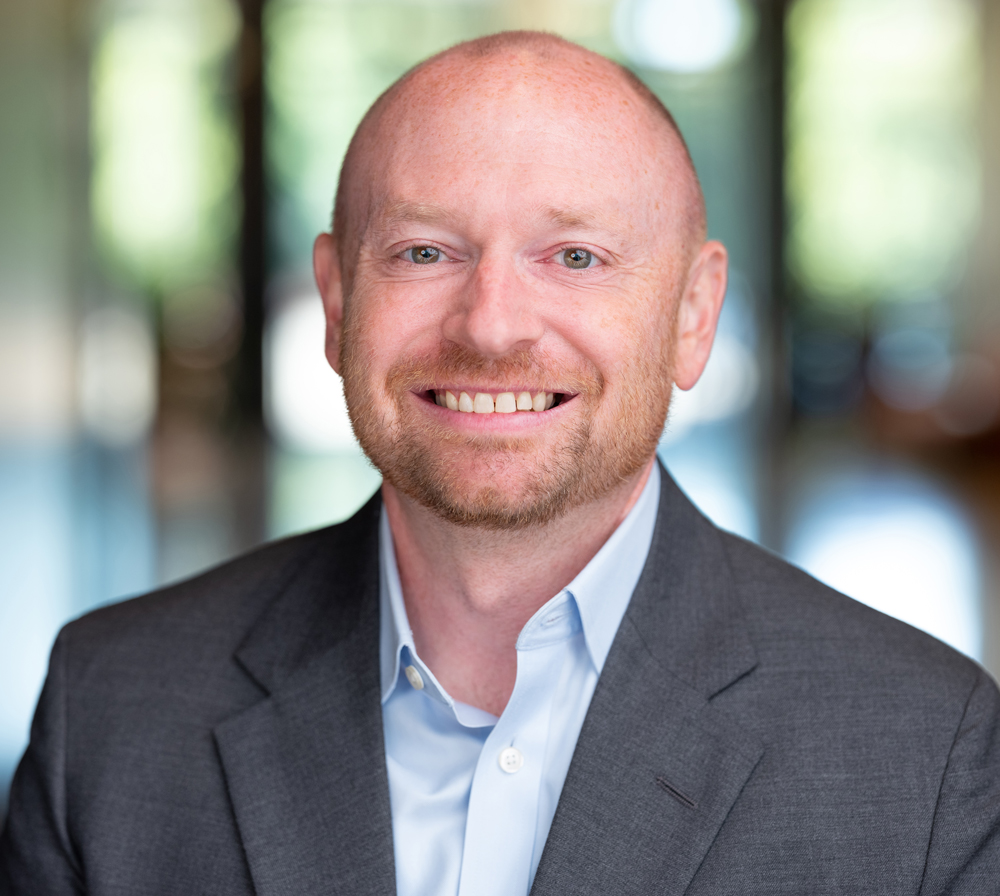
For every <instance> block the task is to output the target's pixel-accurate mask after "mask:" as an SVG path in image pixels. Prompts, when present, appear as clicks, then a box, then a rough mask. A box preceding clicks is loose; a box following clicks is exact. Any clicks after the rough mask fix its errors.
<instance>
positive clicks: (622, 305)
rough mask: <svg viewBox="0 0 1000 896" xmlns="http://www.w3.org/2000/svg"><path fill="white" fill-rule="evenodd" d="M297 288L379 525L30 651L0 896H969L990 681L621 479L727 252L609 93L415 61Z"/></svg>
mask: <svg viewBox="0 0 1000 896" xmlns="http://www.w3.org/2000/svg"><path fill="white" fill-rule="evenodd" d="M315 269H316V279H317V282H318V284H319V288H320V292H321V294H322V298H323V303H324V307H325V311H326V320H327V356H328V358H329V360H330V363H331V364H332V365H333V367H334V368H335V369H336V370H338V371H339V372H340V373H341V374H342V376H343V378H344V387H345V394H346V397H347V402H348V407H349V410H350V413H351V420H352V422H353V425H354V429H355V432H356V434H357V436H358V439H359V441H360V442H361V445H362V446H363V448H364V449H365V452H366V453H367V454H368V456H369V457H370V458H371V460H372V462H373V463H374V464H375V465H376V466H377V467H378V468H379V469H380V470H381V471H382V473H383V476H384V483H383V486H382V489H381V492H380V495H378V496H376V497H375V498H373V499H372V501H370V502H369V504H368V505H367V506H366V507H364V508H363V509H362V510H361V511H360V512H359V513H358V514H357V515H356V516H355V517H354V518H353V519H351V520H350V521H348V522H346V523H344V524H342V525H339V526H334V527H331V528H329V529H326V530H322V531H320V532H315V533H310V534H307V535H304V536H299V537H297V538H293V539H289V540H286V541H284V542H281V543H278V544H276V545H272V546H269V547H266V548H264V549H262V550H259V551H257V552H255V553H254V554H251V555H249V556H247V557H244V558H240V559H238V560H236V561H234V562H232V563H230V564H228V565H226V566H223V567H221V568H219V569H216V570H213V571H210V572H208V573H206V574H205V575H203V576H201V577H199V578H196V579H194V580H192V581H189V582H184V583H181V584H179V585H175V586H173V587H171V588H168V589H166V590H165V591H163V592H160V593H159V594H156V595H151V596H148V597H144V598H140V599H138V600H135V601H130V602H127V603H125V604H121V605H118V606H116V607H111V608H108V609H104V610H101V611H98V612H97V613H94V614H91V615H90V616H87V617H84V618H83V619H81V620H78V621H77V622H74V623H72V624H71V625H70V626H68V627H67V628H66V629H65V630H64V631H63V633H62V634H61V635H60V638H59V640H58V641H57V644H56V647H55V649H54V651H53V656H52V664H51V669H50V673H49V678H48V681H47V683H46V687H45V691H44V693H43V695H42V698H41V701H40V704H39V709H38V713H37V715H36V719H35V723H34V726H33V729H32V739H31V745H30V747H29V749H28V752H27V754H26V756H25V758H24V760H23V762H22V764H21V767H20V769H19V771H18V775H17V778H16V780H15V784H14V788H13V791H12V796H11V812H10V818H9V822H8V826H7V828H6V830H5V832H4V834H3V839H2V841H0V893H16V894H32V896H36V894H60V896H61V894H70V893H74V894H75V893H93V894H130V896H131V894H139V893H142V894H150V896H152V894H190V893H201V892H204V893H212V894H252V893H256V894H258V896H277V894H295V896H319V894H330V893H342V894H347V893H351V894H390V893H394V892H395V893H398V894H400V896H456V894H461V896H473V894H475V896H492V894H496V896H516V894H522V896H524V894H527V893H528V892H529V891H530V892H531V893H532V894H568V893H572V894H595V896H596V894H601V896H604V894H611V893H614V894H637V896H638V894H642V896H645V894H651V893H664V894H667V893H669V894H682V893H686V894H690V896H699V894H700V896H707V894H712V896H720V894H748V893H761V894H763V893H767V894H781V893H784V894H789V896H793V894H794V896H801V894H806V893H808V894H824V893H831V894H832V893H844V894H846V893H849V894H859V893H879V894H884V893H894V894H918V893H919V894H923V896H929V894H943V893H961V894H985V893H993V892H998V891H1000V726H998V719H1000V714H998V706H1000V698H998V694H997V690H996V687H995V686H994V684H993V682H992V681H991V680H990V679H989V677H988V676H987V675H986V674H985V673H984V672H983V671H982V670H981V669H979V668H978V667H977V666H975V665H974V664H973V663H971V662H970V661H968V660H966V659H964V658H962V657H960V656H959V655H958V654H956V653H954V652H953V651H951V650H950V649H949V648H947V647H945V646H944V645H942V644H940V643H938V642H936V641H934V640H933V639H931V638H929V637H928V636H926V635H923V634H921V633H919V632H917V631H915V630H913V629H910V628H908V627H907V626H905V625H902V624H901V623H898V622H895V621H893V620H890V619H888V618H886V617H883V616H881V615H879V614H877V613H875V612H874V611H871V610H869V609H867V608H865V607H862V606H861V605H859V604H856V603H854V602H852V601H850V600H849V599H847V598H845V597H843V596H842V595H838V594H836V593H835V592H832V591H830V590H829V589H826V588H825V587H823V586H822V585H820V584H819V583H817V582H815V581H814V580H812V579H810V578H809V577H808V576H806V575H805V574H803V573H801V572H799V571H797V570H795V569H793V568H791V567H789V566H787V565H785V564H783V563H782V562H781V561H779V560H778V559H776V558H774V557H772V556H771V555H769V554H766V553H765V552H763V551H761V550H759V549H758V548H755V547H753V546H752V545H749V544H747V543H745V542H743V541H740V540H739V539H736V538H734V537H733V536H730V535H727V534H725V533H722V532H720V531H719V530H717V529H716V528H715V527H714V526H713V525H712V524H711V523H710V522H708V521H707V520H706V519H705V518H704V517H702V516H701V515H700V514H699V513H698V511H697V510H695V508H694V507H692V506H691V504H690V503H688V501H687V500H686V498H684V496H683V495H682V494H681V493H680V492H679V491H678V489H677V487H676V486H675V485H674V484H673V482H672V481H671V480H670V478H669V476H668V475H667V474H666V471H665V470H663V469H662V467H660V466H659V465H658V463H657V461H656V458H655V451H656V446H657V442H658V440H659V436H660V433H661V432H662V429H663V425H664V422H665V419H666V415H667V410H668V404H669V397H670V394H671V390H672V388H673V385H674V384H676V385H677V386H679V387H680V388H682V389H687V388H690V387H691V386H692V385H694V383H695V382H696V381H697V379H698V377H699V375H700V373H701V371H702V368H703V367H704V365H705V362H706V359H707V357H708V354H709V351H710V349H711V344H712V339H713V336H714V331H715V325H716V321H717V319H718V314H719V310H720V308H721V305H722V300H723V296H724V294H725V289H726V252H725V249H724V248H723V247H722V246H721V245H720V244H719V243H717V242H713V241H708V242H706V232H705V213H704V203H703V200H702V196H701V191H700V187H699V185H698V180H697V177H696V175H695V172H694V169H693V167H692V165H691V161H690V158H689V156H688V154H687V150H686V148H685V146H684V143H683V140H682V139H681V136H680V134H679V132H678V131H677V129H676V126H675V125H674V123H673V121H672V119H671V118H670V116H669V114H668V113H667V112H666V110H665V109H663V107H662V106H661V105H660V104H659V102H658V101H657V100H656V99H655V98H654V97H653V96H652V95H651V94H650V93H649V92H648V91H647V90H646V88H645V87H643V86H642V85H641V84H640V83H639V82H638V81H636V80H635V79H634V78H633V77H632V76H631V75H630V74H628V73H627V72H626V71H624V70H623V69H621V68H620V67H618V66H617V65H615V64H613V63H611V62H609V61H607V60H605V59H603V58H601V57H599V56H596V55H594V54H592V53H589V52H587V51H585V50H583V49H581V48H579V47H576V46H574V45H572V44H568V43H566V42H564V41H562V40H559V39H558V38H555V37H552V36H547V35H540V34H534V33H509V34H503V35H496V36H493V37H489V38H484V39H482V40H479V41H474V42H472V43H469V44H463V45H460V46H458V47H455V48H453V49H451V50H449V51H447V52H446V53H444V54H441V55H440V56H437V57H435V58H433V59H431V60H429V61H427V62H426V63H424V64H423V65H421V66H418V67H417V68H416V69H415V70H413V71H412V72H410V73H409V74H407V75H406V76H405V77H404V78H403V79H401V80H400V81H399V82H397V83H396V84H395V85H394V86H393V87H392V88H390V90H389V91H388V92H387V93H386V94H384V95H383V96H382V97H381V98H380V99H379V100H378V101H377V102H376V104H375V105H374V106H373V108H372V109H371V110H370V111H369V113H368V115H367V116H366V117H365V119H364V121H363V122H362V124H361V126H360V127H359V129H358V132H357V133H356V135H355V137H354V140H353V141H352V143H351V147H350V149H349V151H348V154H347V158H346V160H345V162H344V167H343V170H342V173H341V180H340V188H339V190H338V195H337V204H336V210H335V215H334V227H333V231H332V233H331V234H324V235H321V236H320V237H319V238H318V239H317V241H316V246H315Z"/></svg>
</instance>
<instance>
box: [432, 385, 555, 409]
mask: <svg viewBox="0 0 1000 896" xmlns="http://www.w3.org/2000/svg"><path fill="white" fill-rule="evenodd" d="M434 401H435V402H437V403H438V404H439V405H441V407H443V408H448V409H449V410H452V411H461V412H462V413H463V414H492V413H493V412H494V411H496V413H498V414H513V413H514V412H515V411H547V410H548V409H549V408H551V407H552V405H553V403H554V402H555V393H554V392H536V393H535V394H534V395H532V394H531V393H530V392H519V393H518V394H517V395H515V394H514V393H513V392H501V393H500V394H499V395H497V396H495V397H494V396H493V395H491V394H490V393H489V392H476V393H475V394H474V395H472V396H470V395H469V393H468V392H459V393H458V396H457V397H456V396H455V393H454V392H451V391H449V390H447V389H445V390H440V389H437V390H435V391H434Z"/></svg>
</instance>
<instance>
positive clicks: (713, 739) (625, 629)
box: [215, 470, 762, 896]
mask: <svg viewBox="0 0 1000 896" xmlns="http://www.w3.org/2000/svg"><path fill="white" fill-rule="evenodd" d="M661 473H662V474H663V476H662V484H661V491H660V504H659V509H658V513H657V522H656V527H655V530H654V534H653V542H652V545H651V547H650V552H649V557H648V560H647V563H646V566H645V569H644V571H643V574H642V576H641V577H640V580H639V584H638V585H637V587H636V589H635V593H634V595H633V597H632V601H631V603H630V605H629V608H628V610H627V612H626V616H625V619H624V620H623V622H622V624H621V626H620V628H619V630H618V634H617V636H616V637H615V639H614V642H613V644H612V647H611V651H610V653H609V655H608V658H607V662H606V664H605V668H604V671H603V673H602V675H601V678H600V680H599V682H598V686H597V690H596V691H595V694H594V698H593V701H592V703H591V706H590V709H589V711H588V714H587V718H586V720H585V722H584V726H583V730H582V731H581V734H580V739H579V741H578V743H577V748H576V752H575V753H574V757H573V761H572V764H571V766H570V770H569V774H568V775H567V778H566V783H565V786H564V788H563V792H562V796H561V798H560V801H559V806H558V808H557V811H556V816H555V819H554V821H553V825H552V829H551V831H550V834H549V839H548V842H547V844H546V848H545V852H544V854H543V856H542V859H541V862H540V865H539V868H538V873H537V876H536V878H535V885H534V887H533V891H532V892H533V894H539V896H543V894H555V893H565V892H576V893H604V892H621V893H625V892H634V893H646V892H654V891H655V892H676V893H681V892H683V890H684V889H685V888H686V887H687V885H688V883H689V882H690V879H691V877H692V876H693V875H694V873H695V872H696V870H697V867H698V865H699V864H700V863H701V861H702V859H703V858H704V855H705V853H706V852H707V850H708V849H709V848H710V846H711V844H712V842H713V840H714V839H715V836H716V834H717V833H718V830H719V827H720V826H721V824H722V821H723V820H724V818H725V816H726V814H727V813H728V811H729V809H730V808H731V806H732V803H733V802H734V801H735V799H736V798H737V796H738V794H739V792H740V790H741V789H742V787H743V784H744V783H745V781H746V779H747V778H748V777H749V775H750V774H751V772H752V771H753V768H754V767H755V766H756V764H757V762H758V760H759V759H760V756H761V755H762V748H761V747H760V745H759V744H757V743H756V742H755V741H754V740H753V739H752V738H749V737H748V736H747V735H746V733H745V732H743V731H741V730H739V729H738V727H737V726H735V725H734V724H733V723H732V722H731V720H730V719H728V718H727V717H726V716H725V714H724V713H723V712H722V711H721V710H719V709H718V708H717V707H716V705H715V704H713V702H712V698H713V697H715V696H716V695H718V694H720V693H721V692H722V691H723V690H725V689H726V688H727V687H729V686H730V685H732V684H733V683H734V682H736V681H737V680H739V679H740V678H741V677H742V676H744V675H746V674H748V673H750V672H751V670H752V669H753V667H754V665H755V664H756V656H755V653H754V650H753V646H752V644H751V643H750V640H749V637H748V635H747V633H746V624H745V619H744V616H743V611H742V608H741V606H740V605H739V602H738V600H737V598H736V595H735V590H734V588H733V585H732V581H731V575H730V572H729V567H728V563H727V559H726V554H725V550H724V548H723V545H722V540H721V536H720V535H719V533H718V530H716V529H715V527H714V526H712V524H711V523H709V522H708V521H707V520H705V518H704V517H702V516H701V514H700V513H699V512H698V511H697V510H696V509H695V508H694V507H693V505H691V503H690V502H689V501H688V500H687V498H686V497H684V495H683V494H682V493H681V492H680V490H679V489H678V488H677V486H676V485H675V484H674V483H673V481H672V479H671V478H670V477H669V475H667V474H666V471H665V470H661ZM380 509H381V501H380V499H379V497H378V496H377V495H376V496H375V497H374V498H373V499H372V500H371V501H369V503H368V504H367V505H366V506H365V507H364V508H362V510H361V511H359V512H358V514H357V515H356V516H355V517H354V518H352V519H351V520H350V521H348V522H347V523H345V524H343V525H341V526H336V527H332V528H331V529H328V530H325V531H323V532H321V533H317V534H316V535H315V536H312V538H313V539H314V541H313V544H312V545H311V547H310V548H309V550H308V551H306V552H305V553H304V554H303V556H302V559H301V560H300V562H299V563H298V565H297V566H296V568H295V569H294V570H292V571H291V572H289V573H288V575H287V576H286V577H285V579H286V582H285V584H284V586H283V587H282V588H281V589H280V591H279V593H278V594H277V595H276V597H275V598H274V600H273V601H272V602H271V604H270V605H269V606H268V608H267V609H266V610H265V611H264V612H263V614H262V615H261V616H260V618H259V619H258V621H257V622H256V623H255V625H254V626H253V628H252V629H251V631H250V632H249V634H248V635H247V637H246V639H245V640H244V642H243V644H242V645H241V647H240V648H239V650H238V651H237V654H236V658H237V661H238V662H239V664H240V665H241V666H242V667H243V669H244V670H245V671H246V672H247V673H248V674H249V675H250V677H251V678H252V679H253V680H254V681H255V682H256V683H257V684H258V686H259V687H260V688H261V689H262V690H263V692H264V694H265V695H266V696H265V698H264V699H263V700H261V701H260V702H258V703H257V704H255V705H254V706H251V707H250V708H249V709H247V710H245V711H243V712H242V713H240V714H239V715H237V716H235V717H234V718H232V719H229V720H228V721H226V722H224V723H223V724H221V725H219V726H218V727H217V728H216V731H215V737H216V743H217V745H218V748H219V755H220V758H221V760H222V764H223V767H224V771H225V775H226V781H227V785H228V788H229V794H230V798H231V800H232V804H233V809H234V813H235V816H236V821H237V824H238V826H239V829H240V834H241V836H242V838H243V843H244V847H245V849H246V853H247V860H248V863H249V865H250V869H251V874H252V877H253V880H254V885H255V887H256V889H257V892H258V896H272V894H278V893H285V892H295V893H297V894H299V896H319V894H321V893H323V894H329V893H357V894H370V896H375V894H386V896H388V894H391V893H393V892H394V891H395V872H394V870H393V847H392V819H391V812H390V807H389V793H388V780H387V775H386V769H385V756H384V744H383V735H382V720H381V701H380V696H381V695H380V686H379V677H380V676H379V662H378V659H379V625H378V605H379V600H378V597H379V571H378V519H379V513H380ZM625 882H628V885H627V886H626V885H625Z"/></svg>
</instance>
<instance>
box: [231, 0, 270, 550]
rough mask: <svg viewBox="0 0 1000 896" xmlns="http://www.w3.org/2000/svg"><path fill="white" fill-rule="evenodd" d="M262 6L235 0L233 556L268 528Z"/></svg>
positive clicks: (261, 0) (253, 0)
mask: <svg viewBox="0 0 1000 896" xmlns="http://www.w3.org/2000/svg"><path fill="white" fill-rule="evenodd" d="M265 2H266V0H239V7H240V17H241V29H240V42H239V52H238V57H237V73H236V74H237V86H238V104H239V117H240V143H241V148H242V165H241V173H240V193H241V199H242V206H243V208H242V219H241V227H240V245H239V284H240V291H241V293H242V298H243V338H242V342H241V345H240V350H239V353H238V354H237V357H236V364H235V370H234V382H233V399H234V402H233V403H234V411H235V414H234V416H235V418H236V419H235V427H234V431H233V433H232V435H233V444H232V445H231V447H230V456H231V459H232V464H233V467H232V474H233V487H234V492H233V511H234V517H233V536H234V540H235V545H234V546H235V547H236V549H237V550H244V549H246V548H248V547H251V546H253V545H255V544H258V543H259V542H260V541H262V540H263V539H264V538H265V536H266V529H267V440H266V436H265V433H264V413H263V412H264V407H263V405H264V400H263V399H264V383H263V375H264V365H263V339H264V311H265V309H264V295H265V290H266V288H267V280H268V264H267V262H268V258H267V184H266V178H265V170H264V43H263V18H264V17H263V13H264V3H265Z"/></svg>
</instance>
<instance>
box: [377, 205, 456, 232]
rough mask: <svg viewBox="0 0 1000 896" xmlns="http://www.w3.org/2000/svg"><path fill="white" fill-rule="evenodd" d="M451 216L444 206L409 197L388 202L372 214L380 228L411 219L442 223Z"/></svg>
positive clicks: (418, 221)
mask: <svg viewBox="0 0 1000 896" xmlns="http://www.w3.org/2000/svg"><path fill="white" fill-rule="evenodd" d="M449 217H450V213H449V212H448V210H447V209H446V208H444V207H443V206H440V205H434V204H433V203H428V202H412V201H410V200H408V199H397V200H395V201H393V202H390V203H387V204H386V205H384V206H383V207H382V208H380V209H378V210H377V211H376V212H375V214H374V215H373V216H372V218H373V220H374V222H375V227H376V228H377V229H379V230H386V229H388V228H390V227H392V226H393V225H395V224H401V223H403V222H411V221H412V222H414V223H416V224H440V223H441V222H442V221H445V220H447V219H448V218H449Z"/></svg>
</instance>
